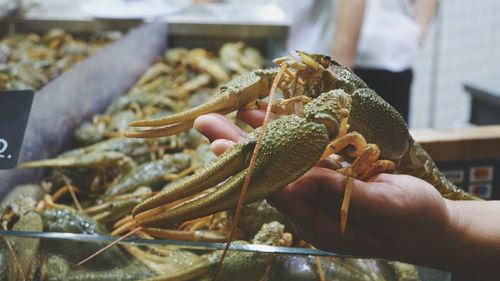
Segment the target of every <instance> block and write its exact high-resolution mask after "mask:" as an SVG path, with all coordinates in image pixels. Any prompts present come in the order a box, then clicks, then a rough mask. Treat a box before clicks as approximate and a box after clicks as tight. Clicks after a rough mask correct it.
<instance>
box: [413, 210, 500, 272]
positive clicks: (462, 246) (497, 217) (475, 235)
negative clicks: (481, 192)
mask: <svg viewBox="0 0 500 281" xmlns="http://www.w3.org/2000/svg"><path fill="white" fill-rule="evenodd" d="M446 205H447V206H448V210H449V212H450V225H449V232H448V233H445V234H444V235H441V237H442V238H439V237H440V234H436V240H435V242H436V243H439V245H429V247H430V249H429V250H430V251H431V253H430V255H429V256H428V260H427V261H425V262H428V263H429V264H427V265H429V266H433V267H437V268H441V269H445V270H449V271H452V272H460V273H465V274H470V275H472V276H476V277H477V276H481V277H483V278H486V279H489V280H492V279H493V278H494V277H495V276H496V277H498V276H500V267H499V266H498V260H499V259H500V201H451V200H446ZM446 236H449V237H446ZM431 244H432V243H431ZM433 251H434V252H433ZM421 258H423V257H421Z"/></svg>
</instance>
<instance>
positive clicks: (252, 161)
mask: <svg viewBox="0 0 500 281" xmlns="http://www.w3.org/2000/svg"><path fill="white" fill-rule="evenodd" d="M286 67H287V65H286V64H282V65H281V67H280V69H279V71H278V74H277V75H276V77H275V78H274V81H273V85H272V86H271V91H270V92H269V103H268V105H267V108H266V116H265V117H264V122H263V123H262V127H261V131H260V133H259V136H258V138H257V143H256V144H255V148H254V151H253V154H252V158H251V159H250V164H249V165H248V173H247V175H246V177H245V181H244V183H243V187H242V188H241V193H240V197H239V199H238V204H237V205H236V211H235V213H234V219H233V224H232V226H231V231H230V232H229V235H228V236H227V242H226V245H225V247H224V250H223V251H222V255H221V258H220V260H219V263H218V264H217V267H216V268H215V272H214V276H213V279H212V281H215V280H216V279H217V276H218V275H219V272H220V269H221V267H222V263H223V262H224V258H225V257H226V254H227V251H228V250H229V246H230V245H231V241H232V239H233V236H234V233H235V231H236V228H237V226H238V221H239V219H240V215H241V209H242V207H243V204H244V202H245V196H246V193H247V189H248V185H249V184H250V179H251V177H252V174H253V172H254V170H255V164H256V162H257V155H258V154H259V150H260V147H261V145H262V140H263V139H264V134H265V132H266V127H267V123H269V120H270V116H271V114H270V113H271V108H272V101H273V98H274V94H275V92H276V88H277V87H278V83H279V81H280V79H281V76H283V74H284V73H285V71H286Z"/></svg>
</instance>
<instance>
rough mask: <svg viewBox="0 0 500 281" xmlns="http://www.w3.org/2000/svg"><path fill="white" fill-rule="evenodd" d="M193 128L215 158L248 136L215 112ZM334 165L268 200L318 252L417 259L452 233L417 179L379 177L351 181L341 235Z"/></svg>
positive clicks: (443, 205)
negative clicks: (199, 134)
mask: <svg viewBox="0 0 500 281" xmlns="http://www.w3.org/2000/svg"><path fill="white" fill-rule="evenodd" d="M238 118H239V119H241V120H243V121H245V122H247V123H248V124H250V125H251V126H252V127H257V126H259V125H260V124H261V123H262V120H263V118H264V112H263V111H256V110H241V111H240V112H238ZM194 127H195V128H196V129H197V130H198V131H200V132H201V133H202V134H204V135H205V136H207V137H208V138H209V139H210V141H211V142H212V148H213V150H214V152H215V153H216V154H220V153H222V152H223V151H224V150H225V149H227V148H228V147H230V146H231V145H232V144H234V142H239V141H242V140H243V139H244V138H245V136H246V133H245V132H244V131H243V130H241V129H240V128H238V127H237V126H236V125H234V124H233V123H231V122H230V121H228V120H227V119H226V118H225V117H224V116H221V115H218V114H209V115H205V116H200V117H199V118H197V119H196V121H195V124H194ZM332 167H333V165H328V163H326V162H325V161H323V162H322V163H321V164H320V165H318V166H316V167H313V168H312V169H311V170H310V171H309V172H308V173H306V174H305V175H304V176H302V177H301V178H299V179H298V180H297V181H295V182H293V183H291V184H289V185H287V186H286V187H284V188H283V189H282V190H281V191H280V192H279V193H278V194H276V196H274V197H273V198H271V203H272V204H273V205H274V206H275V207H277V208H278V209H279V210H280V211H281V212H283V213H284V214H285V215H286V216H287V217H288V218H290V219H291V221H292V223H293V224H294V226H295V227H296V229H297V231H298V232H299V234H300V235H301V236H302V238H303V239H305V240H307V241H309V242H310V243H311V244H313V245H314V246H316V247H317V248H320V249H323V250H329V251H335V252H339V253H344V254H352V255H358V256H370V257H381V258H392V259H398V260H403V261H418V259H420V258H421V257H423V256H428V255H429V254H433V252H432V251H438V252H439V251H440V250H441V246H440V245H442V246H443V249H444V247H445V244H447V243H449V242H451V241H448V240H447V239H448V238H449V237H450V233H449V232H450V229H451V228H450V227H449V226H450V221H451V218H450V212H449V211H448V205H447V200H445V199H443V198H442V197H441V195H440V194H439V193H438V192H437V191H436V190H435V188H434V187H432V186H431V185H429V184H428V183H426V182H424V181H422V180H420V179H418V178H415V177H411V176H407V175H390V174H380V175H378V176H376V177H374V178H372V179H370V180H369V181H368V182H362V181H358V180H354V188H353V192H352V197H351V203H350V208H349V215H348V220H347V228H346V231H345V233H344V235H343V236H340V234H339V213H340V206H341V203H342V198H343V193H344V187H345V177H344V176H342V175H341V174H339V173H337V172H335V171H334V170H332V169H331V168H332ZM451 236H453V235H451Z"/></svg>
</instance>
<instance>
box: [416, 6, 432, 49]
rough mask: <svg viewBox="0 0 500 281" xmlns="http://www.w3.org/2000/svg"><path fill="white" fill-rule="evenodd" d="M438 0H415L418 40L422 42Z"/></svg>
mask: <svg viewBox="0 0 500 281" xmlns="http://www.w3.org/2000/svg"><path fill="white" fill-rule="evenodd" d="M437 3H438V0H417V1H415V4H414V5H415V20H416V21H417V24H418V25H419V27H420V36H419V42H420V44H422V43H423V42H424V40H425V37H426V35H427V31H428V29H429V25H430V23H431V21H432V18H433V17H434V14H435V12H436V7H437Z"/></svg>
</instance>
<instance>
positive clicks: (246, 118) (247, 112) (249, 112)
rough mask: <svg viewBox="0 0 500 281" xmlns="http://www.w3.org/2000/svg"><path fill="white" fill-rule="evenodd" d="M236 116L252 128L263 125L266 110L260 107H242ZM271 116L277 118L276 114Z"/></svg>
mask: <svg viewBox="0 0 500 281" xmlns="http://www.w3.org/2000/svg"><path fill="white" fill-rule="evenodd" d="M236 117H237V118H238V119H240V120H241V121H243V122H245V123H247V124H248V125H250V126H251V127H252V128H258V127H260V126H261V125H262V122H264V118H265V117H266V112H265V111H263V110H259V109H241V110H239V111H238V114H237V115H236ZM271 118H272V119H275V117H274V116H271Z"/></svg>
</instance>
